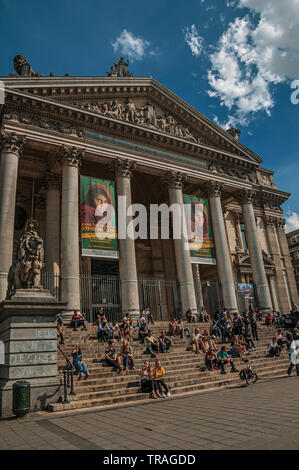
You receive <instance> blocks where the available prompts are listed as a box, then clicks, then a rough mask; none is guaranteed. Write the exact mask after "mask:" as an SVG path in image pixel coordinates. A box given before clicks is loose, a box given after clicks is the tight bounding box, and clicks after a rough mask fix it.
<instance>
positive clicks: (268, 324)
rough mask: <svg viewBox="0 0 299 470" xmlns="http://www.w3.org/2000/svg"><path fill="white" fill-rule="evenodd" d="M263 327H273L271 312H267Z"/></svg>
mask: <svg viewBox="0 0 299 470" xmlns="http://www.w3.org/2000/svg"><path fill="white" fill-rule="evenodd" d="M265 325H267V326H275V316H274V315H273V313H272V312H268V313H267V315H266V316H265Z"/></svg>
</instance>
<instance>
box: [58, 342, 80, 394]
mask: <svg viewBox="0 0 299 470" xmlns="http://www.w3.org/2000/svg"><path fill="white" fill-rule="evenodd" d="M57 347H58V349H59V351H60V352H61V354H62V355H63V357H64V359H65V362H66V365H65V368H64V369H63V403H69V399H68V389H70V392H69V395H76V393H75V390H74V374H75V373H76V369H75V367H74V366H73V364H72V363H71V361H70V360H69V358H68V357H67V356H66V354H65V352H64V351H63V350H62V348H61V347H60V346H59V344H58V345H57Z"/></svg>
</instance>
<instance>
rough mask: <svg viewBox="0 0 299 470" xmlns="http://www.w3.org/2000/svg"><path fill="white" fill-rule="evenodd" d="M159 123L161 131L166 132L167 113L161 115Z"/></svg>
mask: <svg viewBox="0 0 299 470" xmlns="http://www.w3.org/2000/svg"><path fill="white" fill-rule="evenodd" d="M157 125H158V128H159V129H161V131H163V132H166V128H167V120H166V116H165V115H164V116H161V117H160V119H158V120H157Z"/></svg>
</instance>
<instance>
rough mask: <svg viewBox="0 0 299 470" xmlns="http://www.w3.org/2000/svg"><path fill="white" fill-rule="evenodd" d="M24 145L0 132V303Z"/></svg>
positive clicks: (9, 256)
mask: <svg viewBox="0 0 299 470" xmlns="http://www.w3.org/2000/svg"><path fill="white" fill-rule="evenodd" d="M25 143H26V138H25V137H24V136H20V135H17V134H15V133H14V132H12V133H9V132H4V131H2V132H1V149H2V150H1V164H0V302H1V301H2V300H4V299H5V297H6V290H7V274H8V271H9V268H10V266H11V264H12V255H13V240H14V218H15V205H16V190H17V177H18V165H19V158H20V155H21V153H22V148H23V145H24V144H25Z"/></svg>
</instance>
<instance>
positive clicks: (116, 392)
mask: <svg viewBox="0 0 299 470" xmlns="http://www.w3.org/2000/svg"><path fill="white" fill-rule="evenodd" d="M197 325H199V328H200V329H201V330H203V329H205V328H209V324H207V323H206V324H202V323H200V324H191V325H190V324H188V326H189V327H190V326H191V328H192V330H193V328H194V327H196V326H197ZM185 326H187V325H185ZM167 327H168V322H167V323H166V325H165V326H164V325H162V329H167ZM152 329H153V332H154V336H157V334H158V333H160V331H161V325H154V327H153V328H152ZM155 330H156V333H155ZM96 331H97V327H96V326H94V325H88V331H87V332H84V331H83V332H81V331H77V332H73V331H72V330H71V329H68V328H66V329H65V337H66V338H67V339H68V340H69V341H68V343H66V344H65V345H64V346H63V351H64V353H65V354H66V355H67V356H68V357H69V358H70V359H71V352H72V350H73V346H74V345H75V344H79V345H80V347H81V350H82V353H83V357H84V360H85V362H86V364H87V366H88V369H89V372H90V374H91V375H90V377H89V378H88V379H87V380H84V379H82V380H80V381H78V380H76V376H75V380H74V388H75V392H76V395H74V396H69V397H68V398H69V403H53V404H51V405H49V407H48V408H49V411H62V410H68V409H84V408H90V407H100V408H101V407H104V408H106V407H108V408H109V407H113V406H120V405H121V404H123V405H125V404H126V403H135V402H136V403H140V402H147V401H148V400H149V394H144V393H141V392H140V391H139V390H140V382H139V374H138V373H136V371H131V370H129V371H126V372H122V373H121V374H118V373H117V372H116V371H115V370H114V369H113V368H111V367H110V366H108V365H107V364H106V362H105V360H104V359H103V358H104V351H105V349H106V348H107V343H103V342H101V343H99V342H98V340H97V338H96ZM275 331H276V330H275V329H274V328H268V327H265V326H261V325H259V338H260V341H258V342H255V344H256V350H255V351H251V352H250V354H249V357H248V358H249V360H250V362H251V363H252V366H253V369H254V370H255V371H256V372H257V374H258V377H259V378H260V379H263V378H265V379H266V378H271V377H276V376H281V375H286V370H287V366H288V364H289V358H288V354H287V353H286V351H285V349H284V350H283V353H282V354H281V356H280V357H278V358H267V357H266V354H267V352H268V344H269V341H270V339H271V337H272V336H273V334H274V332H275ZM134 335H136V333H134ZM172 339H173V341H174V345H173V347H172V348H171V350H170V352H169V353H165V354H161V353H160V354H159V359H160V360H161V361H162V365H163V367H165V369H166V383H167V384H168V385H170V386H171V394H172V395H174V396H181V395H184V394H190V393H199V392H203V391H210V390H211V391H212V390H217V389H219V388H223V387H231V386H237V385H240V384H241V383H242V382H241V380H240V378H239V374H238V373H231V372H230V366H229V364H228V365H227V366H226V371H227V374H226V375H222V374H220V370H216V371H207V370H203V369H202V368H203V366H204V355H203V353H200V354H195V353H194V352H192V351H187V350H186V347H187V346H188V345H189V339H188V338H184V339H181V338H180V337H178V336H176V337H174V338H172ZM132 345H133V352H134V360H135V365H136V368H137V370H140V369H141V367H142V365H143V363H144V361H145V360H149V361H150V363H151V364H152V366H153V365H154V363H155V359H152V358H151V357H150V355H148V354H145V345H143V344H141V343H140V341H139V340H138V339H135V341H133V343H132ZM216 345H217V348H218V349H220V347H221V343H220V342H219V340H218V339H217V340H216ZM120 346H121V343H120V342H117V343H115V348H116V351H117V352H119V350H120ZM226 346H227V349H229V347H230V345H229V344H226ZM234 362H235V365H236V367H237V368H238V369H239V370H241V369H242V368H244V366H245V365H244V363H243V362H242V361H241V360H240V359H239V358H236V359H234ZM58 366H59V369H60V373H59V375H60V377H61V374H62V369H63V368H64V366H65V359H64V357H63V356H62V354H61V353H60V352H58Z"/></svg>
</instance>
